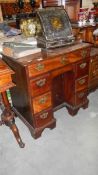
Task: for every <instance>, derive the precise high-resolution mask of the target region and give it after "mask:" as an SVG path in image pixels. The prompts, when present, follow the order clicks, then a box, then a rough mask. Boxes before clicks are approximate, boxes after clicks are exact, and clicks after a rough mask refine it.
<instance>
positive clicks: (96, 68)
mask: <svg viewBox="0 0 98 175" xmlns="http://www.w3.org/2000/svg"><path fill="white" fill-rule="evenodd" d="M90 78H91V79H95V78H97V79H98V60H97V61H94V62H92V63H91V66H90Z"/></svg>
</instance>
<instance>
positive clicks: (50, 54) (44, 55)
mask: <svg viewBox="0 0 98 175" xmlns="http://www.w3.org/2000/svg"><path fill="white" fill-rule="evenodd" d="M91 46H92V45H91V44H89V43H76V44H74V45H70V46H67V47H60V48H55V49H49V50H46V49H43V50H42V51H41V52H39V53H36V54H31V55H28V56H25V57H21V58H11V57H9V59H11V60H13V61H15V62H18V63H19V64H22V65H23V66H26V65H29V64H31V62H32V63H35V62H36V61H43V60H46V59H52V58H54V57H57V56H58V55H59V56H60V55H63V54H68V53H71V52H73V51H76V50H78V49H84V48H87V47H91Z"/></svg>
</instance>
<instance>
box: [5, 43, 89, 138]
mask: <svg viewBox="0 0 98 175" xmlns="http://www.w3.org/2000/svg"><path fill="white" fill-rule="evenodd" d="M90 52H91V45H90V44H88V43H77V44H74V45H70V46H66V47H62V48H56V49H50V50H43V51H42V52H40V53H36V54H33V55H29V56H25V57H22V58H12V57H8V56H3V60H4V61H5V62H6V63H7V64H8V65H9V66H10V67H11V68H12V69H13V70H14V72H15V74H13V76H12V79H13V82H14V83H15V84H16V86H15V87H13V88H11V97H12V104H13V110H14V112H15V113H16V114H17V115H18V116H19V117H20V118H21V119H22V121H23V122H24V123H25V124H26V125H27V127H28V128H29V130H30V132H31V135H32V136H33V137H34V138H38V137H40V135H41V133H42V131H43V130H44V129H45V128H51V129H52V128H54V127H55V125H56V120H55V118H54V117H53V112H54V111H55V110H57V109H59V108H61V107H64V106H65V107H66V108H67V109H68V112H69V113H70V115H72V116H73V115H75V114H77V112H78V110H79V109H80V108H81V107H82V108H84V109H85V108H87V107H88V99H87V95H88V82H89V62H90ZM65 125H66V123H65Z"/></svg>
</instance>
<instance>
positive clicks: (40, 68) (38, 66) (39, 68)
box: [35, 63, 45, 71]
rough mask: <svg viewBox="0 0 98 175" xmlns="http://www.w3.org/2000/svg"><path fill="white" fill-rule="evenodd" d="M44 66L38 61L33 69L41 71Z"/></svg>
mask: <svg viewBox="0 0 98 175" xmlns="http://www.w3.org/2000/svg"><path fill="white" fill-rule="evenodd" d="M44 68H45V66H44V64H42V63H38V64H37V65H36V67H35V69H37V70H38V71H42V70H43V69H44Z"/></svg>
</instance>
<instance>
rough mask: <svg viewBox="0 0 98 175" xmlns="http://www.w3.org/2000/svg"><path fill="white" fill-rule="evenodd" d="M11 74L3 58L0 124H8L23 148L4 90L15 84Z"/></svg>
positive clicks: (0, 81) (1, 61)
mask: <svg viewBox="0 0 98 175" xmlns="http://www.w3.org/2000/svg"><path fill="white" fill-rule="evenodd" d="M12 74H14V72H13V71H12V70H11V69H10V68H9V67H8V65H6V64H5V62H4V61H3V60H0V94H1V97H2V99H1V100H2V102H3V105H4V109H3V112H2V114H1V121H0V125H2V124H5V125H7V126H9V127H10V129H11V130H12V132H13V134H14V136H15V138H16V140H17V142H18V144H19V146H20V147H21V148H23V147H24V143H23V142H22V140H21V138H20V135H19V131H18V128H17V126H16V124H15V119H14V117H15V115H14V112H13V111H12V110H11V105H10V103H9V100H8V97H7V92H6V91H7V90H8V89H10V88H12V87H14V86H15V84H14V83H13V82H12V78H11V75H12ZM2 102H1V103H2Z"/></svg>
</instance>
